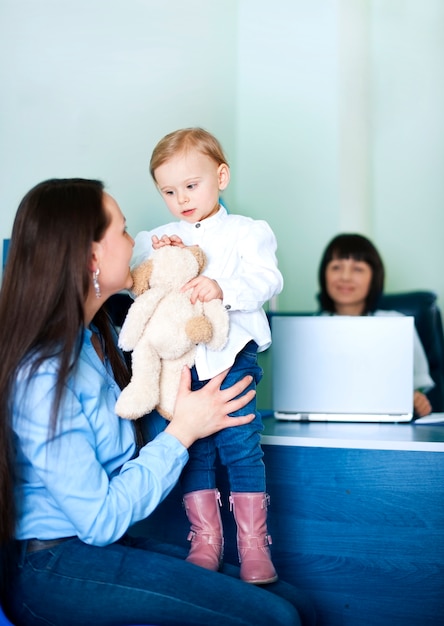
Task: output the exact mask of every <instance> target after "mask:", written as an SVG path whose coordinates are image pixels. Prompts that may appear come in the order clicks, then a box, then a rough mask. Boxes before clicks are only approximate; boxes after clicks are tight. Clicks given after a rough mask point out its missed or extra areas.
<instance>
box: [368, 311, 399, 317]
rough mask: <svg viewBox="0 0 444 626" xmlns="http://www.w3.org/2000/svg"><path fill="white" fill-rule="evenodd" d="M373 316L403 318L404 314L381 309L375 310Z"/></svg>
mask: <svg viewBox="0 0 444 626" xmlns="http://www.w3.org/2000/svg"><path fill="white" fill-rule="evenodd" d="M373 315H375V316H376V317H399V316H403V315H404V313H401V312H400V311H384V310H383V309H376V311H375V312H374V313H373Z"/></svg>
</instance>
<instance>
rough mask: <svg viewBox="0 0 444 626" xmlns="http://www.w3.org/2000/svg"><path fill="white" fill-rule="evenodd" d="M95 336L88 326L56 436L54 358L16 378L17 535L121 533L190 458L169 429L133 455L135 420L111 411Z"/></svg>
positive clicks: (91, 539) (112, 537)
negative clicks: (52, 430)
mask: <svg viewBox="0 0 444 626" xmlns="http://www.w3.org/2000/svg"><path fill="white" fill-rule="evenodd" d="M91 336H92V333H91V331H90V330H86V331H85V334H84V341H83V345H82V349H81V354H80V359H79V362H78V364H77V367H76V370H75V372H74V373H73V375H72V376H71V377H70V379H69V380H68V383H67V386H66V391H65V394H64V397H63V399H62V404H61V407H60V419H59V423H58V426H57V430H56V433H55V435H54V437H52V438H51V439H49V420H50V416H51V406H52V402H53V399H54V390H55V384H56V377H57V373H56V365H57V364H56V362H55V360H50V361H47V362H46V363H44V364H43V365H42V366H41V367H40V368H39V370H38V371H37V373H36V374H35V375H34V376H33V377H32V378H31V379H30V380H28V376H27V372H28V371H29V370H28V368H23V369H22V371H21V372H20V374H19V376H18V378H17V381H16V386H15V392H14V396H13V397H14V400H13V428H14V434H15V439H16V442H15V443H16V453H17V472H18V481H17V506H18V518H19V519H18V525H17V530H16V538H17V539H30V538H38V539H54V538H58V537H68V536H73V535H77V536H78V537H79V538H80V539H81V540H82V541H84V542H85V543H90V544H93V545H97V546H101V545H106V544H108V543H111V542H113V541H116V540H117V539H119V538H120V537H121V536H122V535H123V534H124V533H125V532H126V531H127V529H128V528H129V526H131V525H132V524H134V523H135V522H137V521H139V520H141V519H143V518H145V517H147V516H148V515H150V513H151V512H152V511H153V510H154V509H155V508H156V506H157V505H158V504H159V502H161V501H162V500H163V498H165V496H166V495H167V494H168V493H169V492H170V491H171V489H172V488H173V486H174V485H175V483H176V482H177V480H178V477H179V475H180V472H181V470H182V469H183V467H184V465H185V463H186V462H187V460H188V451H187V449H186V448H185V447H184V446H183V445H182V444H181V443H180V442H179V441H178V440H177V439H176V438H175V437H173V436H171V435H169V434H168V433H165V432H162V433H160V434H159V435H157V437H156V438H155V439H154V440H153V441H151V442H150V443H148V444H147V445H145V446H144V447H143V448H142V449H141V451H140V454H139V455H138V456H137V457H136V458H134V455H135V453H136V444H135V433H134V424H133V423H132V422H131V421H127V420H123V419H121V418H119V417H118V416H117V415H116V413H115V411H114V406H115V403H116V400H117V398H118V396H119V393H120V389H119V387H118V385H117V383H116V382H115V380H114V377H113V375H112V372H111V369H110V368H109V366H108V365H107V363H106V361H105V363H102V361H101V360H100V358H99V357H98V355H97V353H96V351H95V349H94V347H93V345H92V343H91Z"/></svg>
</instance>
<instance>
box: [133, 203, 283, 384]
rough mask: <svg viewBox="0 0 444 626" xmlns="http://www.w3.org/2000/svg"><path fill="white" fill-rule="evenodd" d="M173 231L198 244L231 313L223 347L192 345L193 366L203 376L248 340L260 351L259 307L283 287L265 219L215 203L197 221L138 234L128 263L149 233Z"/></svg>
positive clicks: (264, 341)
mask: <svg viewBox="0 0 444 626" xmlns="http://www.w3.org/2000/svg"><path fill="white" fill-rule="evenodd" d="M173 234H175V235H178V236H179V237H180V238H181V239H182V241H183V242H184V244H185V245H189V246H190V245H199V246H200V247H201V248H202V250H203V251H204V252H205V254H206V256H207V261H208V262H207V267H206V268H205V270H204V272H203V273H204V275H206V276H209V277H210V278H212V279H214V280H216V281H217V282H218V283H219V285H220V288H221V289H222V292H223V294H224V295H223V304H224V305H225V307H226V308H227V310H228V311H229V315H230V332H229V338H228V342H227V344H226V346H225V348H224V349H223V350H220V351H212V350H209V349H207V348H206V346H205V345H204V344H199V345H198V346H197V352H196V359H195V366H196V370H197V373H198V375H199V378H200V379H201V380H207V379H209V378H212V377H213V376H215V375H216V374H219V373H220V372H221V371H223V370H224V369H227V368H229V367H230V366H231V365H232V364H233V362H234V359H235V357H236V354H237V353H238V352H239V351H240V350H241V349H242V348H243V347H244V346H245V345H246V344H247V343H248V342H249V341H250V340H254V341H255V342H256V343H257V344H258V350H259V352H260V351H262V350H265V349H266V348H268V347H269V346H270V344H271V333H270V327H269V324H268V321H267V317H266V315H265V312H264V310H263V308H262V307H263V305H264V304H265V302H267V301H268V300H270V298H272V297H273V296H275V295H277V294H278V293H280V292H281V291H282V287H283V282H284V281H283V278H282V274H281V273H280V271H279V270H278V267H277V259H276V248H277V244H276V238H275V236H274V234H273V231H272V230H271V228H270V226H269V225H268V224H267V222H265V221H263V220H253V219H252V218H250V217H245V216H242V215H233V214H228V213H227V211H226V209H225V208H224V207H222V206H221V207H220V209H219V211H218V212H217V213H216V215H213V216H212V217H209V218H208V219H206V220H203V221H202V222H197V223H195V224H189V223H188V222H185V221H180V222H171V223H169V224H165V225H163V226H159V227H158V228H155V229H154V230H151V231H142V232H140V233H138V234H137V236H136V239H135V247H134V252H133V259H132V263H131V265H132V267H136V266H137V265H139V264H140V263H141V262H142V261H144V260H145V259H147V258H148V257H149V256H150V255H151V253H152V250H153V248H152V244H151V237H152V235H157V236H158V237H159V238H160V237H161V236H162V235H173Z"/></svg>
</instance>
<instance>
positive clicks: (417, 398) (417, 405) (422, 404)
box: [413, 391, 432, 417]
mask: <svg viewBox="0 0 444 626" xmlns="http://www.w3.org/2000/svg"><path fill="white" fill-rule="evenodd" d="M413 408H414V409H415V413H416V415H418V416H419V417H424V415H428V414H429V413H431V412H432V405H431V404H430V402H429V399H428V398H427V396H426V395H424V394H423V393H422V392H421V391H415V392H414V394H413Z"/></svg>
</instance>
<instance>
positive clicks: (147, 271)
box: [131, 259, 153, 296]
mask: <svg viewBox="0 0 444 626" xmlns="http://www.w3.org/2000/svg"><path fill="white" fill-rule="evenodd" d="M152 272H153V262H152V260H151V259H148V260H146V261H144V262H143V263H141V264H140V265H138V266H137V267H135V268H134V269H133V271H132V272H131V276H132V277H133V286H132V287H131V291H132V292H133V293H134V295H135V296H140V295H141V294H142V293H143V292H144V291H146V290H147V289H148V288H149V286H150V280H151V274H152Z"/></svg>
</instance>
